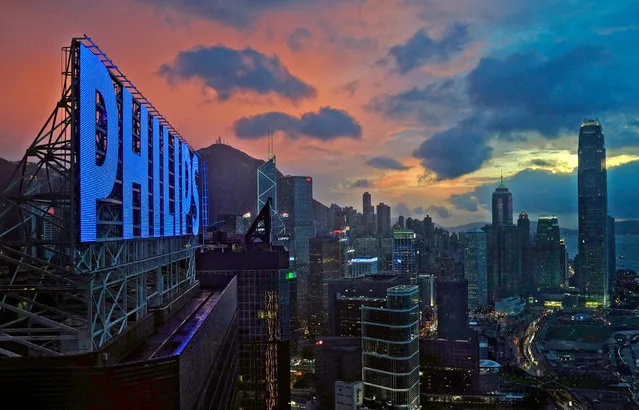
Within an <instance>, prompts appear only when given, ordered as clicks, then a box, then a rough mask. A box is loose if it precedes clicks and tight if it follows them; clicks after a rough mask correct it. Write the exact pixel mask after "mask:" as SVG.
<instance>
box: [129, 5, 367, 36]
mask: <svg viewBox="0 0 639 410" xmlns="http://www.w3.org/2000/svg"><path fill="white" fill-rule="evenodd" d="M139 1H144V2H147V3H151V4H154V5H156V6H157V7H159V8H169V9H173V10H176V11H178V12H180V13H184V14H187V15H190V16H194V17H199V18H204V19H208V20H212V21H216V22H220V23H222V24H226V25H229V26H233V27H235V28H237V29H240V30H241V29H249V28H250V27H251V23H252V22H253V21H255V20H256V19H258V18H259V17H260V16H261V15H262V14H264V13H268V12H269V11H278V10H284V9H294V8H297V9H301V8H303V7H307V8H308V7H309V6H312V3H311V2H302V1H298V0H195V1H194V0H139ZM353 1H355V0H323V3H326V2H330V3H339V2H353Z"/></svg>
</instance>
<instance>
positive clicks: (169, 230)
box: [162, 127, 175, 236]
mask: <svg viewBox="0 0 639 410" xmlns="http://www.w3.org/2000/svg"><path fill="white" fill-rule="evenodd" d="M162 156H163V157H164V160H163V161H162V162H163V164H162V165H163V167H164V170H163V171H164V172H163V174H164V175H163V178H162V183H163V184H164V190H163V191H164V208H163V209H162V213H163V214H164V236H173V230H174V227H175V225H174V222H173V215H171V207H170V205H169V203H170V201H169V199H170V198H169V194H170V192H169V131H168V130H167V129H166V128H164V127H163V128H162Z"/></svg>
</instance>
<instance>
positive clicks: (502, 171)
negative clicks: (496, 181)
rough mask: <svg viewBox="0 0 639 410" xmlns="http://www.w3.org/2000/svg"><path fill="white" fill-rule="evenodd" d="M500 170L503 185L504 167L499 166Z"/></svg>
mask: <svg viewBox="0 0 639 410" xmlns="http://www.w3.org/2000/svg"><path fill="white" fill-rule="evenodd" d="M500 171H501V179H500V180H501V184H502V185H504V169H503V168H501V169H500Z"/></svg>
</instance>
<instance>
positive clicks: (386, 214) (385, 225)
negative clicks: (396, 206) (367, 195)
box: [377, 202, 391, 235]
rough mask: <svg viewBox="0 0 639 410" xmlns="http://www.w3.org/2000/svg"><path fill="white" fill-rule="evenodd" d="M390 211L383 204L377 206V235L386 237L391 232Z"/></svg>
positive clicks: (388, 207)
mask: <svg viewBox="0 0 639 410" xmlns="http://www.w3.org/2000/svg"><path fill="white" fill-rule="evenodd" d="M390 211H391V209H390V206H388V205H386V204H385V203H383V202H380V203H379V205H377V233H378V234H379V235H388V234H389V233H390V231H391V217H390V215H391V212H390Z"/></svg>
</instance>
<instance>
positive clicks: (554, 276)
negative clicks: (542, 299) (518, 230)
mask: <svg viewBox="0 0 639 410" xmlns="http://www.w3.org/2000/svg"><path fill="white" fill-rule="evenodd" d="M561 252H562V247H561V239H560V237H559V221H558V220H557V217H556V216H540V217H539V220H538V221H537V252H536V256H537V258H536V260H535V261H534V265H535V267H536V275H535V278H534V279H533V281H534V282H535V284H536V287H537V289H544V288H558V287H559V286H561V284H562V283H563V271H562V266H561V261H562V254H561Z"/></svg>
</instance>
